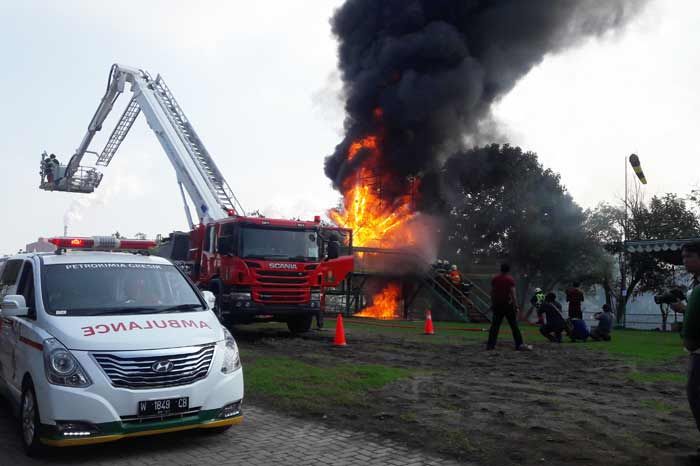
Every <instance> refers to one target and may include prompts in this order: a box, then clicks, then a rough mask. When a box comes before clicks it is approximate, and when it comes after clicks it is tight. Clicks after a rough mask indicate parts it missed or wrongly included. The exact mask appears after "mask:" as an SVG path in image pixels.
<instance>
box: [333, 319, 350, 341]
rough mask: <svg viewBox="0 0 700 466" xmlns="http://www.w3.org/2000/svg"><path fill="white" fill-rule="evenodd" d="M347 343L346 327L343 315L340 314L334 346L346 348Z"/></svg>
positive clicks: (336, 324) (336, 322) (336, 325)
mask: <svg viewBox="0 0 700 466" xmlns="http://www.w3.org/2000/svg"><path fill="white" fill-rule="evenodd" d="M346 345H347V342H346V341H345V327H343V315H342V314H338V318H337V319H336V321H335V338H334V339H333V346H346Z"/></svg>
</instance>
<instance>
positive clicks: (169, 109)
mask: <svg viewBox="0 0 700 466" xmlns="http://www.w3.org/2000/svg"><path fill="white" fill-rule="evenodd" d="M146 79H147V81H149V84H150V85H151V86H153V90H154V91H155V95H156V98H157V99H158V102H159V103H160V105H161V107H162V108H163V110H165V112H166V114H167V115H168V118H169V119H170V120H171V122H172V123H173V127H174V128H175V129H176V130H177V132H178V135H179V136H180V139H181V140H182V142H183V144H184V145H185V146H186V147H187V151H188V152H189V154H190V156H191V157H192V160H193V161H194V162H195V165H196V166H197V168H198V169H199V171H200V173H201V174H202V176H204V177H205V178H206V179H207V180H208V181H209V183H210V185H211V188H212V191H213V192H214V193H216V197H217V199H218V201H219V205H220V206H221V208H222V209H223V210H224V211H225V212H230V211H233V212H237V213H239V214H241V215H245V211H244V209H243V206H241V204H240V202H238V199H236V196H235V195H234V194H233V191H232V190H231V188H230V187H229V185H228V183H227V182H226V180H225V179H224V176H223V175H222V174H221V172H220V171H219V168H218V167H217V166H216V163H214V160H213V159H212V157H211V156H210V155H209V152H208V151H207V149H206V148H205V147H204V144H203V143H202V141H201V139H199V136H198V135H197V132H196V131H195V130H194V128H193V127H192V125H191V124H190V122H189V120H188V119H187V117H186V116H185V113H184V112H183V111H182V108H181V107H180V105H178V103H177V101H176V100H175V96H173V94H172V92H170V89H169V88H168V86H167V85H166V84H165V81H164V80H163V78H162V77H161V76H160V75H158V76H157V77H156V79H155V80H153V79H152V78H151V77H150V76H147V78H146Z"/></svg>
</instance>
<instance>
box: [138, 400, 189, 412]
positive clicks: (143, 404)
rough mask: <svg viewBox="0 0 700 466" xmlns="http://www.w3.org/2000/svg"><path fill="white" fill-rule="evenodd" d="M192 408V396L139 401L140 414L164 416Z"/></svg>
mask: <svg viewBox="0 0 700 466" xmlns="http://www.w3.org/2000/svg"><path fill="white" fill-rule="evenodd" d="M189 408H190V398H189V397H187V396H183V397H181V398H166V399H163V400H148V401H139V416H153V415H155V416H162V415H165V414H177V413H182V412H185V411H187V410H188V409H189Z"/></svg>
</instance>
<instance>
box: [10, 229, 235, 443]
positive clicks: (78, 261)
mask: <svg viewBox="0 0 700 466" xmlns="http://www.w3.org/2000/svg"><path fill="white" fill-rule="evenodd" d="M50 241H51V242H52V243H53V244H55V245H56V246H57V247H58V249H57V252H56V253H32V254H20V255H15V256H12V257H10V258H9V260H7V262H5V264H4V266H3V267H2V274H1V275H0V298H1V303H2V304H1V307H0V393H3V394H4V395H6V396H7V398H8V399H9V400H10V402H11V403H12V405H13V406H14V407H15V408H16V410H17V413H18V415H19V416H18V417H19V425H20V428H21V432H22V439H23V442H24V446H25V448H26V450H27V452H28V453H29V454H30V455H31V454H35V453H37V452H39V451H40V450H41V449H42V448H44V447H46V446H56V447H62V446H72V445H85V444H92V443H100V442H110V441H115V440H119V439H123V438H128V437H135V436H143V435H153V434H158V433H162V432H172V431H179V430H187V429H209V430H213V431H223V430H225V429H227V428H229V427H230V426H231V425H234V424H238V423H240V422H241V420H242V414H241V402H242V399H243V371H242V368H241V363H240V358H239V353H238V348H237V346H236V342H235V340H234V338H233V337H232V336H231V334H230V333H229V332H228V330H226V328H224V327H223V326H222V325H221V324H220V323H219V320H218V319H217V317H216V316H215V315H214V313H213V312H212V308H211V304H210V303H211V301H212V299H211V298H212V297H211V296H210V297H207V296H206V295H208V293H207V292H205V293H201V292H200V291H199V290H198V288H197V287H196V286H195V285H194V284H193V283H192V282H191V280H189V278H188V277H187V276H186V274H184V273H183V272H182V271H181V270H180V269H179V268H177V267H175V266H174V265H173V264H172V263H171V262H169V261H167V260H166V259H164V258H161V257H153V256H148V255H144V254H136V253H134V252H111V251H114V250H118V249H119V248H120V247H121V248H127V249H132V250H134V249H144V248H147V247H148V248H150V247H152V246H153V245H154V243H153V242H149V241H137V240H133V241H132V240H121V241H120V240H116V239H114V238H53V239H51V240H50ZM120 243H121V244H120ZM80 249H87V250H82V251H81V250H80ZM95 249H101V250H95ZM107 251H110V252H107ZM141 252H143V251H141Z"/></svg>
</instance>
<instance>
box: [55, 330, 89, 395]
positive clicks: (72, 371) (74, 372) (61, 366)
mask: <svg viewBox="0 0 700 466" xmlns="http://www.w3.org/2000/svg"><path fill="white" fill-rule="evenodd" d="M44 369H45V371H46V378H47V379H48V380H49V383H52V384H54V385H63V386H65V387H88V386H90V385H92V380H90V377H88V375H87V373H86V372H85V369H83V368H82V366H81V365H80V363H79V362H78V360H77V359H75V356H73V355H72V354H71V353H70V351H68V350H67V349H66V347H65V346H63V345H62V344H61V343H60V342H59V341H58V340H56V339H55V338H49V339H48V340H44Z"/></svg>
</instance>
